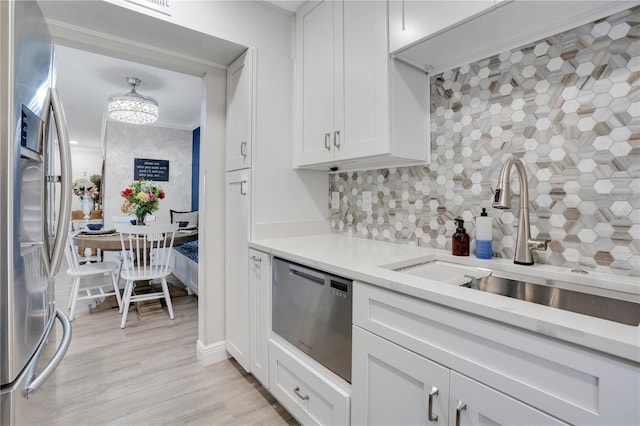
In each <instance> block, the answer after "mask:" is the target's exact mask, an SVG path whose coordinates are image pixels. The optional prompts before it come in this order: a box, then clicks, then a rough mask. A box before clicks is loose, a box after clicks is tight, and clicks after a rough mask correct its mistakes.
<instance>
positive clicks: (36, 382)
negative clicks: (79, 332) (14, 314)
mask: <svg viewBox="0 0 640 426" xmlns="http://www.w3.org/2000/svg"><path fill="white" fill-rule="evenodd" d="M56 318H57V319H58V320H59V321H60V323H62V341H61V342H60V346H58V349H57V350H56V353H55V354H54V355H53V358H51V360H50V361H49V363H48V364H47V365H46V366H45V367H44V368H43V369H42V371H41V372H40V373H39V374H38V375H36V376H34V377H33V378H32V379H31V380H30V381H29V384H28V385H27V387H26V389H25V391H24V396H25V397H27V398H28V397H29V395H31V394H32V393H34V392H35V391H37V390H38V389H39V388H40V386H42V384H43V383H44V382H45V381H46V380H47V379H48V378H49V376H51V374H53V372H54V371H55V369H56V368H58V365H59V364H60V362H61V361H62V358H64V356H65V354H66V353H67V349H69V345H70V344H71V322H70V321H69V318H67V316H66V315H65V314H64V312H62V311H61V310H60V309H56ZM47 337H48V336H47ZM41 349H42V348H41Z"/></svg>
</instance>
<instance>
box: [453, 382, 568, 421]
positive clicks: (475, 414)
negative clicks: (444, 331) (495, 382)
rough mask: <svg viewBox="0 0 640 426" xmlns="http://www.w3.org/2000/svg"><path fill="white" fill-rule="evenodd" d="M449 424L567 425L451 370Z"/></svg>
mask: <svg viewBox="0 0 640 426" xmlns="http://www.w3.org/2000/svg"><path fill="white" fill-rule="evenodd" d="M449 386H450V393H449V424H450V425H456V426H458V425H523V426H528V425H566V424H567V423H564V422H562V421H560V420H558V419H556V418H554V417H551V416H549V415H547V414H545V413H543V412H542V411H540V410H537V409H535V408H533V407H531V406H529V405H527V404H523V403H522V402H520V401H518V400H516V399H513V398H511V397H509V396H507V395H505V394H503V393H502V392H498V391H496V390H494V389H491V388H490V387H488V386H485V385H483V384H482V383H478V382H476V381H475V380H472V379H470V378H469V377H465V376H463V375H462V374H458V373H456V372H455V371H451V376H450V381H449Z"/></svg>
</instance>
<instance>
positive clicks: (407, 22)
mask: <svg viewBox="0 0 640 426" xmlns="http://www.w3.org/2000/svg"><path fill="white" fill-rule="evenodd" d="M493 7H494V0H475V1H474V0H471V1H451V0H449V1H446V0H441V1H433V0H431V1H418V0H389V51H390V52H395V51H396V50H398V49H401V48H403V47H405V46H408V45H410V44H412V43H414V42H416V41H418V40H421V39H423V38H425V37H429V36H432V35H434V34H436V33H438V32H439V31H442V30H444V29H445V28H447V27H450V26H452V25H454V24H458V23H460V22H462V21H464V20H465V19H468V18H470V17H472V16H475V15H477V14H479V13H482V12H484V11H486V10H489V9H492V8H493Z"/></svg>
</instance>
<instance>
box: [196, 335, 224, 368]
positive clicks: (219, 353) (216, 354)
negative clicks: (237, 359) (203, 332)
mask: <svg viewBox="0 0 640 426" xmlns="http://www.w3.org/2000/svg"><path fill="white" fill-rule="evenodd" d="M196 356H197V357H198V361H200V364H202V365H211V364H215V363H216V362H220V361H224V360H226V359H228V358H229V354H228V353H227V349H226V345H225V343H224V340H223V341H221V342H216V343H213V344H211V345H206V346H205V344H204V343H202V342H201V341H200V340H198V342H197V343H196Z"/></svg>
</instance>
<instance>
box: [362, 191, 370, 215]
mask: <svg viewBox="0 0 640 426" xmlns="http://www.w3.org/2000/svg"><path fill="white" fill-rule="evenodd" d="M362 210H363V211H365V212H367V213H371V191H362Z"/></svg>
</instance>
